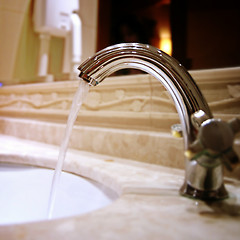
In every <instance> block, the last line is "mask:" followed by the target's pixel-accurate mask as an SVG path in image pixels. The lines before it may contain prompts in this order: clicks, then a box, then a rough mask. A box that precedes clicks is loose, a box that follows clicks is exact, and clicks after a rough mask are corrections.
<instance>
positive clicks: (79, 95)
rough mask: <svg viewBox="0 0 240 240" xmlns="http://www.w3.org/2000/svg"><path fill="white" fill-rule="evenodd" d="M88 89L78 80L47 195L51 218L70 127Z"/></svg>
mask: <svg viewBox="0 0 240 240" xmlns="http://www.w3.org/2000/svg"><path fill="white" fill-rule="evenodd" d="M88 91H89V85H88V84H87V83H86V82H85V81H82V80H81V81H80V83H79V87H78V90H77V92H76V93H75V96H74V98H73V102H72V106H71V110H70V113H69V116H68V121H67V126H66V129H65V134H64V138H63V140H62V143H61V146H60V150H59V155H58V161H57V165H56V168H55V171H54V176H53V180H52V186H51V191H50V197H49V204H48V213H47V214H48V218H49V219H51V218H52V215H53V210H54V205H55V201H56V193H57V187H58V184H59V181H60V176H61V172H62V168H63V163H64V160H65V157H66V153H67V148H68V144H69V140H70V136H71V132H72V128H73V125H74V122H75V121H76V118H77V114H78V112H79V110H80V108H81V106H82V104H83V102H84V100H85V99H86V97H87V94H88Z"/></svg>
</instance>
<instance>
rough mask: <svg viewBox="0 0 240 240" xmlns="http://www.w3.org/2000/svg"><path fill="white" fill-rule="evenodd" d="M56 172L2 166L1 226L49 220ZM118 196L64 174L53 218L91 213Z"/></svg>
mask: <svg viewBox="0 0 240 240" xmlns="http://www.w3.org/2000/svg"><path fill="white" fill-rule="evenodd" d="M53 173H54V171H53V170H50V169H45V168H37V167H31V166H24V165H13V164H4V163H0V213H1V214H0V224H1V225H5V224H15V223H25V222H33V221H39V220H46V219H48V213H47V211H48V200H49V194H50V188H51V183H52V177H53ZM117 197H118V196H117V194H116V193H115V192H113V191H112V190H110V189H108V188H106V187H104V186H103V185H101V184H99V183H97V182H94V181H92V180H89V179H85V178H82V177H80V176H77V175H73V174H70V173H66V172H62V175H61V182H60V184H59V187H58V189H57V195H56V203H55V206H54V210H53V216H52V218H53V219H55V218H62V217H67V216H73V215H79V214H83V213H87V212H90V211H93V210H96V209H99V208H102V207H104V206H107V205H108V204H110V203H111V202H113V201H114V200H115V199H117Z"/></svg>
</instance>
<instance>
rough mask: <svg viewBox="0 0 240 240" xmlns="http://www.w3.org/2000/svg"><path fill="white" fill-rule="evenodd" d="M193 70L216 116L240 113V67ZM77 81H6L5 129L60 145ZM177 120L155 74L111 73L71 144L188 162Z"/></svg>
mask: <svg viewBox="0 0 240 240" xmlns="http://www.w3.org/2000/svg"><path fill="white" fill-rule="evenodd" d="M190 74H191V75H192V76H193V78H194V79H195V81H196V82H197V84H198V86H199V87H200V89H201V90H202V92H203V95H204V96H205V98H206V99H207V101H208V103H209V105H210V108H211V110H212V111H213V114H214V116H215V117H219V118H222V119H224V120H228V119H231V118H233V117H240V96H239V95H240V94H239V88H240V87H239V86H240V68H228V69H213V70H201V71H191V72H190ZM77 87H78V81H77V80H76V81H64V82H50V83H36V84H25V85H24V84H23V85H13V86H4V87H1V88H0V116H1V117H0V134H6V135H11V136H16V137H20V138H24V139H30V140H34V141H39V142H45V143H50V144H54V145H59V144H60V141H61V139H62V136H63V133H64V129H65V126H66V120H67V116H68V114H69V109H70V106H71V102H72V99H73V95H74V93H75V91H76V89H77ZM178 122H179V119H178V115H177V112H176V110H175V107H174V104H173V102H172V100H171V98H170V96H169V94H168V92H167V91H166V90H165V89H164V87H163V86H162V85H161V84H159V82H158V81H157V80H156V79H155V78H153V77H152V76H150V75H147V74H140V75H129V76H119V77H109V78H108V79H106V80H105V81H104V82H103V83H102V84H100V85H99V86H97V87H92V88H91V89H90V92H89V95H88V97H87V101H86V102H85V103H84V104H83V106H82V109H81V110H80V112H79V115H78V119H77V121H76V124H75V127H74V130H73V133H72V136H71V142H70V147H71V148H74V149H79V150H84V151H90V152H95V153H100V154H105V155H109V156H116V157H123V158H128V159H133V160H137V161H143V162H148V163H157V164H161V165H165V166H170V167H178V168H183V167H184V160H183V147H182V146H183V143H182V139H176V138H174V137H172V136H171V133H170V127H171V126H172V125H173V124H175V123H178ZM239 142H240V141H239V140H236V148H237V151H239V152H240V150H239V146H240V145H239ZM166 159H167V161H166Z"/></svg>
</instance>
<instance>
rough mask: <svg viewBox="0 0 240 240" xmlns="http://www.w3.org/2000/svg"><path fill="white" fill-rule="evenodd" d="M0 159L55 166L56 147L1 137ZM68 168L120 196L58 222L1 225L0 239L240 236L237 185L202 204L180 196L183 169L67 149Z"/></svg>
mask: <svg viewBox="0 0 240 240" xmlns="http://www.w3.org/2000/svg"><path fill="white" fill-rule="evenodd" d="M0 142H1V146H0V161H7V162H15V163H16V162H17V163H24V164H31V165H36V166H45V167H54V166H55V164H56V159H57V155H58V150H59V149H58V147H57V146H54V145H48V144H44V143H37V142H33V141H30V140H23V139H18V138H15V137H10V136H6V135H0ZM64 169H65V170H66V171H70V172H73V173H75V174H79V175H82V176H85V177H88V178H91V179H94V180H96V181H98V182H100V183H102V184H104V185H106V186H108V187H110V188H112V189H113V190H114V191H116V192H117V193H118V195H119V198H118V200H116V201H115V202H114V203H112V204H111V205H109V206H107V207H105V208H102V209H100V210H97V211H94V212H91V213H88V214H84V215H79V216H74V217H68V218H63V219H58V220H51V221H42V222H35V223H27V224H18V225H8V226H0V239H1V240H2V239H4V240H5V239H8V240H11V239H34V240H38V239H70V240H72V239H100V240H101V239H109V240H114V239H121V240H122V239H131V240H132V239H144V240H145V239H151V240H152V239H218V240H219V239H224V240H225V239H234V240H235V239H239V236H240V228H239V226H240V187H239V186H240V183H239V182H237V181H236V180H232V179H226V187H227V189H228V190H229V192H230V193H231V198H230V199H228V200H225V201H220V202H215V203H205V202H202V201H196V200H192V199H187V198H184V197H180V196H179V195H178V189H179V188H180V186H181V184H182V182H183V175H184V173H183V171H182V170H178V169H174V168H167V167H162V166H159V165H154V164H147V163H140V162H135V161H130V160H126V159H121V158H112V157H109V156H107V155H99V154H93V153H88V152H84V151H79V150H72V149H69V151H68V153H67V159H66V162H65V164H64Z"/></svg>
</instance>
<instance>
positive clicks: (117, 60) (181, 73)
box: [78, 43, 227, 198]
mask: <svg viewBox="0 0 240 240" xmlns="http://www.w3.org/2000/svg"><path fill="white" fill-rule="evenodd" d="M125 68H134V69H139V70H142V71H144V72H147V73H149V74H150V75H152V76H154V77H155V78H156V79H157V80H158V81H159V82H160V83H161V84H162V85H163V86H164V87H165V88H166V90H167V91H168V92H169V93H170V95H171V97H172V99H173V101H174V104H175V106H176V110H177V112H178V115H179V118H180V122H181V127H182V132H183V139H184V148H185V153H186V154H185V155H186V159H187V160H186V162H187V166H186V171H187V172H188V171H190V172H193V173H192V174H193V175H194V176H195V175H197V174H196V173H195V172H194V171H195V170H196V167H195V166H190V167H189V162H190V163H192V162H193V161H192V159H191V157H192V155H191V154H190V155H191V157H189V156H188V154H187V153H189V149H191V147H192V146H193V145H194V143H195V142H196V140H197V138H198V127H199V126H198V125H197V123H199V124H200V125H201V124H202V123H203V122H204V121H206V120H209V119H212V118H213V116H212V113H211V111H210V108H209V106H208V104H207V102H206V100H205V98H204V97H203V95H202V93H201V91H200V90H199V88H198V86H197V85H196V83H195V82H194V80H193V79H192V77H191V76H190V74H189V73H188V72H187V71H186V69H185V68H184V67H183V66H182V65H181V64H180V63H179V62H178V61H177V60H175V59H174V58H172V57H170V56H169V55H167V54H166V53H164V52H162V51H160V50H159V49H157V48H155V47H152V46H150V45H145V44H140V43H122V44H117V45H113V46H110V47H107V48H105V49H103V50H101V51H99V52H98V53H97V54H96V55H94V56H93V57H91V58H89V59H88V60H86V61H85V62H83V63H82V64H81V65H80V66H79V67H78V69H79V70H80V74H79V77H80V78H82V79H83V80H85V81H87V82H89V84H90V85H92V86H95V85H97V84H99V83H100V82H102V81H103V80H104V79H105V78H106V77H107V76H109V75H111V74H112V73H114V72H116V71H118V70H120V69H125ZM199 112H200V113H203V114H202V116H201V117H198V113H199ZM195 162H196V161H194V163H195ZM196 164H197V165H199V164H198V163H196ZM208 170H209V169H208V168H207V170H206V171H208ZM192 174H191V176H192ZM217 174H218V172H217ZM203 175H204V174H203ZM188 176H189V174H186V179H185V184H184V187H183V190H182V193H183V194H184V195H191V196H193V193H192V192H194V191H193V190H192V189H194V190H196V191H200V192H201V191H202V189H201V188H200V189H198V185H199V184H194V183H193V184H192V183H191V182H189V179H190V178H188ZM201 177H203V176H201ZM201 181H202V180H201ZM210 185H211V184H210ZM220 185H221V186H220V187H221V188H224V187H222V186H223V185H222V184H220ZM189 186H190V188H189ZM189 189H190V190H189ZM204 190H205V189H203V191H204ZM206 191H212V189H210V190H209V189H207V190H206ZM214 191H215V189H214ZM188 192H190V194H188ZM222 192H223V193H221V195H222V196H220V197H219V196H217V197H216V198H222V197H226V194H227V193H226V191H222ZM195 193H196V192H195ZM195 195H196V194H195ZM204 196H205V195H204ZM193 197H194V196H193ZM197 197H199V196H198V195H197ZM208 197H210V198H211V197H212V193H211V194H210V195H209V196H208V194H207V198H208ZM200 198H201V197H200Z"/></svg>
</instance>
